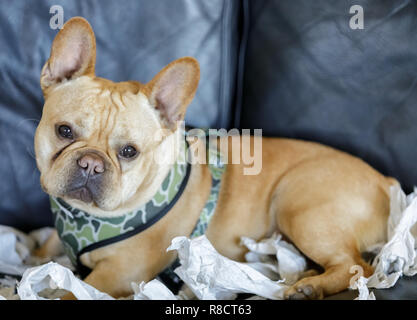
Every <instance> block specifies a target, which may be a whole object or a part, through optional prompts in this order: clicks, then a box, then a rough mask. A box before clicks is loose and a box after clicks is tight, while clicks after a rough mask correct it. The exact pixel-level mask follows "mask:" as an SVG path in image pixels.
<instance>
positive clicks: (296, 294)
mask: <svg viewBox="0 0 417 320" xmlns="http://www.w3.org/2000/svg"><path fill="white" fill-rule="evenodd" d="M284 296H285V299H288V300H316V299H323V296H324V295H323V289H322V288H321V287H319V286H316V287H315V286H313V285H312V284H310V283H308V282H306V281H302V280H301V281H299V282H297V283H296V284H295V285H293V286H292V287H291V288H289V289H288V290H287V291H286V292H285V295H284Z"/></svg>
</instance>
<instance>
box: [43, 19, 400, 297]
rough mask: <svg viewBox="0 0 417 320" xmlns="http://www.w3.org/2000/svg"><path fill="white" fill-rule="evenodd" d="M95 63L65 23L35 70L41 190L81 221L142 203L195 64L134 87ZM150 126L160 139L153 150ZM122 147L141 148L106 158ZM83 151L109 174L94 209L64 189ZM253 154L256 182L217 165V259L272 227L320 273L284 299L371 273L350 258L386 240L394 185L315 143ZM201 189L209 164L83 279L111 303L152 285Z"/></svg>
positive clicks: (274, 142)
mask: <svg viewBox="0 0 417 320" xmlns="http://www.w3.org/2000/svg"><path fill="white" fill-rule="evenodd" d="M94 65H95V38H94V33H93V31H92V29H91V27H90V26H89V24H88V22H87V21H85V20H84V19H82V18H73V19H71V20H70V21H69V22H67V23H66V24H65V26H64V29H63V30H61V31H60V32H59V34H58V35H57V37H56V38H55V40H54V43H53V46H52V50H51V56H50V58H49V60H48V61H47V63H46V64H45V67H44V68H43V70H42V75H41V86H42V89H43V92H44V96H45V106H44V111H43V115H42V120H41V122H40V124H39V127H38V129H37V131H36V137H35V151H36V156H37V164H38V167H39V169H40V172H41V184H42V187H43V188H44V190H45V191H46V192H48V193H49V194H51V195H54V196H60V197H62V198H63V199H64V200H66V201H67V202H68V203H70V204H71V205H73V206H75V207H79V208H80V209H83V210H85V211H87V212H90V213H91V214H95V215H97V216H101V217H109V216H117V215H120V214H123V213H124V212H128V211H129V210H132V209H135V208H137V207H138V206H139V205H140V204H142V203H144V202H146V201H148V200H149V199H150V198H151V197H152V196H153V194H154V193H155V192H156V190H157V189H158V187H159V186H160V184H161V183H162V181H163V179H164V178H165V176H166V174H167V172H168V170H169V169H170V166H168V165H165V166H164V165H158V164H157V163H155V161H151V158H150V155H151V154H153V155H155V154H156V155H164V154H173V155H174V156H176V155H177V151H178V150H177V146H176V144H175V143H174V140H173V139H174V138H173V136H174V134H175V133H176V131H177V130H178V129H177V127H176V125H175V123H176V121H177V120H181V119H183V117H184V114H185V110H186V107H187V106H188V104H189V103H190V102H191V100H192V98H193V96H194V94H195V91H196V89H197V85H198V80H199V68H198V63H197V62H196V61H195V60H194V59H192V58H182V59H179V60H176V61H174V62H173V63H171V64H169V65H168V66H167V67H165V68H164V69H163V70H162V71H161V72H160V73H159V74H158V75H157V76H156V77H155V78H154V79H153V80H152V81H150V82H149V83H148V84H140V83H138V82H133V81H129V82H121V83H114V82H112V81H109V80H106V79H101V78H98V77H96V76H95V75H94ZM167 106H168V107H167ZM61 123H64V124H69V125H71V126H72V127H73V128H76V131H77V137H76V138H75V139H74V141H72V142H71V143H70V144H69V143H68V141H64V140H62V139H60V138H58V137H57V134H56V132H55V129H54V128H55V126H56V125H57V124H61ZM161 129H165V130H164V132H165V134H164V135H163V136H162V137H161V138H162V139H161V141H155V140H154V139H153V137H154V135H155V133H156V132H157V131H160V130H161ZM223 139H229V140H230V141H229V149H228V150H229V151H228V152H230V157H231V153H232V152H233V148H235V147H236V146H235V145H232V144H231V143H230V142H231V138H223ZM252 139H261V138H259V137H256V138H252ZM125 142H131V143H134V145H135V146H137V148H138V150H140V151H141V153H140V155H139V156H138V157H137V158H136V159H134V160H132V161H129V162H126V161H124V160H120V159H118V157H117V148H118V147H120V146H121V145H122V144H123V143H125ZM193 143H195V144H200V143H202V142H201V141H200V140H197V141H194V142H192V145H193ZM254 145H255V146H256V145H257V144H254ZM194 146H195V145H194ZM60 150H63V151H62V152H59V151H60ZM86 150H87V151H88V150H93V151H94V152H96V153H97V154H99V155H100V156H101V157H103V159H104V161H105V162H106V168H107V169H106V170H107V171H108V172H107V173H106V174H107V179H106V180H105V185H104V188H105V189H106V190H105V192H104V193H103V196H102V197H101V198H100V199H96V201H94V202H93V203H84V202H82V201H80V200H74V199H71V198H68V197H67V195H66V194H65V188H64V187H65V184H66V183H67V181H68V179H69V178H70V175H71V170H70V168H71V167H72V166H73V165H74V164H73V163H74V162H76V159H77V157H79V156H80V154H82V152H84V151H86ZM258 151H260V152H262V163H263V167H262V171H261V173H260V174H259V175H244V174H243V167H244V165H243V164H229V165H228V167H227V170H226V172H225V174H224V177H223V180H222V185H221V190H220V196H219V200H218V204H217V209H216V212H215V215H214V217H213V219H212V222H211V223H210V225H209V228H208V230H207V233H206V235H207V237H208V239H209V240H210V241H211V243H212V244H213V245H214V247H215V248H216V249H217V250H218V251H219V252H220V253H221V254H223V255H225V256H226V257H229V258H231V259H234V260H243V257H244V254H245V252H246V249H245V248H244V247H243V246H241V245H240V237H241V236H247V237H251V238H254V239H261V238H263V237H266V236H268V235H270V234H271V233H272V232H274V231H276V230H279V231H280V232H281V233H283V234H284V235H285V236H286V237H287V238H288V239H290V240H291V241H292V242H293V243H294V244H295V245H296V246H297V247H298V248H299V249H300V250H301V251H302V252H303V253H304V254H305V255H306V256H307V257H309V258H310V259H311V260H313V261H314V262H316V263H317V264H319V265H320V266H322V267H323V268H324V269H325V272H324V273H322V274H320V275H316V276H310V277H306V278H304V279H302V280H300V281H299V282H297V283H296V284H295V285H294V286H293V287H291V288H290V289H289V290H288V291H287V293H286V295H287V297H290V298H322V297H323V296H326V295H330V294H333V293H336V292H339V291H341V290H343V289H346V288H347V287H348V285H349V279H350V278H351V276H352V275H351V274H350V273H349V269H350V267H351V266H352V265H361V266H362V267H363V268H364V270H365V276H368V275H370V274H371V273H372V268H371V267H370V266H369V265H368V264H367V263H365V262H364V261H363V260H362V259H361V256H360V252H361V250H363V249H364V248H365V247H367V246H369V245H372V244H375V243H377V242H380V241H383V240H384V239H385V238H386V229H387V228H386V224H387V217H388V214H389V187H390V186H391V185H392V184H395V183H397V182H396V181H395V180H394V179H392V178H387V177H384V176H382V175H381V174H379V173H378V172H377V171H375V170H374V169H372V168H371V167H370V166H369V165H367V164H366V163H364V162H363V161H361V160H360V159H358V158H355V157H353V156H350V155H348V154H346V153H344V152H340V151H337V150H334V149H332V148H329V147H326V146H323V145H320V144H317V143H311V142H304V141H298V140H290V139H273V138H263V140H262V150H258ZM222 152H226V151H225V150H222ZM210 186H211V177H210V173H209V170H208V167H207V166H206V165H203V164H195V165H193V167H192V171H191V176H190V180H189V182H188V185H187V187H186V189H185V191H184V193H183V195H182V196H181V198H180V199H179V201H178V202H177V203H176V205H175V206H174V207H173V209H172V210H171V211H170V212H169V213H168V214H167V215H166V216H165V217H164V218H163V219H162V220H160V221H159V222H158V223H157V224H155V225H153V226H152V227H150V228H149V229H147V230H145V231H144V232H142V233H140V234H138V235H136V236H134V237H131V238H129V239H127V240H124V241H121V242H118V243H116V244H112V245H110V246H107V247H103V248H100V249H97V250H95V251H92V252H90V253H87V254H85V255H83V256H82V257H81V261H82V262H83V263H84V264H85V265H87V266H89V267H90V268H92V269H93V271H92V272H91V274H90V275H89V276H88V277H87V278H86V279H85V280H86V282H87V283H89V284H91V285H93V286H94V287H96V288H97V289H99V290H102V291H105V292H107V293H109V294H110V295H112V296H114V297H119V296H125V295H128V294H130V290H131V289H130V283H131V282H132V281H136V282H137V281H149V280H151V279H152V278H154V277H155V276H156V275H157V274H158V273H159V272H160V271H162V270H163V269H164V268H165V267H166V266H168V265H169V264H170V263H171V262H172V261H173V259H174V258H175V256H174V254H173V253H166V248H167V247H168V246H169V244H170V242H171V240H172V238H174V237H175V236H180V235H189V234H190V233H191V231H192V229H193V227H194V226H195V223H196V221H197V220H198V218H199V214H200V211H201V209H202V208H203V207H204V204H205V202H206V200H207V197H208V195H209V191H210ZM55 239H56V237H55ZM54 243H56V241H55V240H51V241H48V242H47V244H46V245H45V247H44V248H41V249H40V250H39V251H38V253H39V255H46V254H47V252H48V251H49V250H50V249H51V248H53V249H56V245H55V244H54Z"/></svg>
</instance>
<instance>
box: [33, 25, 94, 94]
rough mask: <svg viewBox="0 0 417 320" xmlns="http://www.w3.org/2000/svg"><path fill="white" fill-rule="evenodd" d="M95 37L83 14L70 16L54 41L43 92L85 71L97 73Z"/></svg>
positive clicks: (86, 73)
mask: <svg viewBox="0 0 417 320" xmlns="http://www.w3.org/2000/svg"><path fill="white" fill-rule="evenodd" d="M95 62H96V39H95V36H94V32H93V29H92V28H91V26H90V24H89V23H88V22H87V20H85V19H84V18H82V17H74V18H71V19H70V20H68V21H67V22H66V23H65V24H64V27H63V28H62V30H60V31H59V32H58V34H57V35H56V37H55V39H54V42H53V43H52V48H51V54H50V56H49V59H48V61H46V63H45V65H44V67H43V69H42V73H41V79H40V80H41V81H40V82H41V87H42V90H43V91H44V93H45V92H46V90H47V89H48V88H50V87H51V86H53V85H56V84H59V83H60V82H62V81H64V80H70V79H75V78H77V77H80V76H83V75H89V76H94V68H95Z"/></svg>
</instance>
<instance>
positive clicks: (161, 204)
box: [50, 149, 225, 278]
mask: <svg viewBox="0 0 417 320" xmlns="http://www.w3.org/2000/svg"><path fill="white" fill-rule="evenodd" d="M207 155H208V160H209V161H208V166H209V169H210V172H211V176H212V186H211V191H210V195H209V198H208V199H207V202H206V205H205V207H204V208H203V210H202V212H201V214H200V218H199V220H198V222H197V224H196V226H195V228H194V230H193V232H192V233H191V235H190V237H191V238H194V237H198V236H200V235H202V234H204V233H205V231H206V229H207V227H208V224H209V222H210V220H211V217H212V216H213V214H214V211H215V208H216V204H217V199H218V193H219V190H220V183H221V177H222V174H223V172H224V170H225V164H224V163H223V161H222V160H221V157H220V153H219V152H217V150H211V149H208V150H207ZM190 171H191V164H190V163H189V162H188V161H178V162H176V163H175V164H174V165H173V167H172V169H171V170H170V172H169V173H168V175H167V177H166V178H165V180H164V182H163V183H162V185H161V186H160V188H159V189H158V191H157V192H156V194H155V195H154V196H153V198H152V199H151V200H149V201H148V202H147V203H145V204H144V205H142V206H141V207H140V208H138V209H137V210H135V211H133V212H129V213H127V214H125V215H123V216H120V217H114V218H100V217H95V216H92V215H90V214H88V213H86V212H83V211H81V210H79V209H76V208H73V207H71V206H70V205H69V204H67V203H66V202H64V201H63V200H62V199H60V198H54V197H50V201H51V209H52V213H53V218H54V221H55V228H56V229H57V231H58V235H59V237H60V238H61V240H62V242H63V244H64V249H65V252H66V253H67V255H68V256H69V258H70V259H71V262H72V263H73V264H74V265H75V266H76V267H77V270H78V272H79V273H80V275H81V276H82V277H85V276H87V275H88V273H89V272H90V271H91V270H90V269H89V268H87V267H86V266H84V265H83V264H82V263H81V262H80V257H81V255H83V254H84V253H87V252H89V251H92V250H95V249H98V248H101V247H104V246H107V245H110V244H112V243H115V242H118V241H121V240H124V239H127V238H129V237H132V236H134V235H136V234H138V233H139V232H142V231H144V230H146V229H147V228H149V227H151V226H152V225H153V224H155V223H156V222H158V221H159V220H160V219H161V218H162V217H164V216H165V215H166V214H167V213H168V212H169V211H170V209H171V208H172V207H173V206H174V204H175V203H176V202H177V201H178V199H179V198H180V196H181V194H182V192H183V191H184V189H185V187H186V185H187V181H188V178H189V176H190ZM168 273H172V272H171V271H168ZM169 277H171V278H172V274H171V275H170V276H169Z"/></svg>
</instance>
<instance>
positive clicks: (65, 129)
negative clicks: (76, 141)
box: [58, 124, 74, 139]
mask: <svg viewBox="0 0 417 320" xmlns="http://www.w3.org/2000/svg"><path fill="white" fill-rule="evenodd" d="M58 134H59V135H60V136H61V137H63V138H65V139H73V138H74V136H73V134H72V131H71V128H70V127H69V126H67V125H65V124H64V125H61V126H59V127H58Z"/></svg>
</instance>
